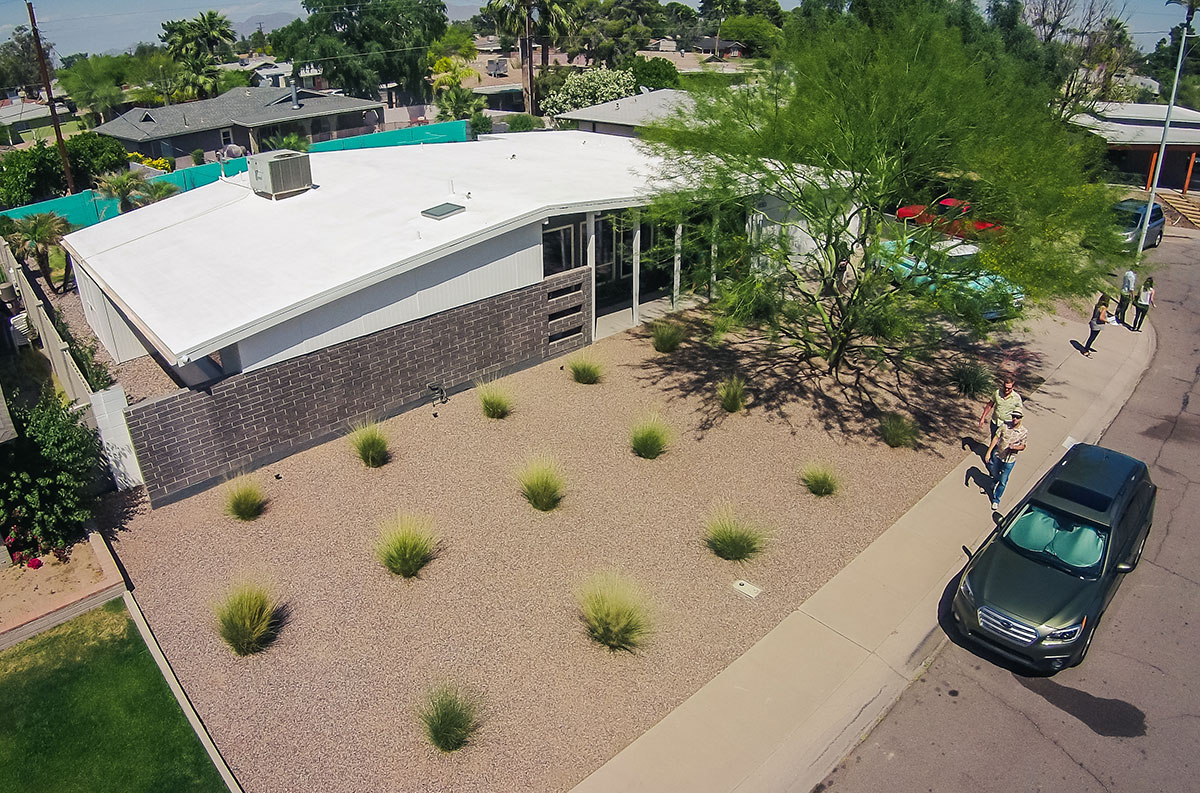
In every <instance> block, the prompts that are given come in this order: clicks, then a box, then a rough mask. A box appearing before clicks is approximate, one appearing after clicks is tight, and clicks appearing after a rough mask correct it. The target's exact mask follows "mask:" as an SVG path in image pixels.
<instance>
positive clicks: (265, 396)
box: [125, 268, 594, 507]
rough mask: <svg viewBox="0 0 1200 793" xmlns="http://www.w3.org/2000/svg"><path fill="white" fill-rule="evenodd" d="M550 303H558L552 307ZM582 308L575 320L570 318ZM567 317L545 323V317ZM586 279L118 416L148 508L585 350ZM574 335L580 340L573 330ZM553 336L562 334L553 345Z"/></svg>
mask: <svg viewBox="0 0 1200 793" xmlns="http://www.w3.org/2000/svg"><path fill="white" fill-rule="evenodd" d="M551 295H554V297H553V298H551ZM573 306H579V307H580V311H579V312H578V313H577V314H574V313H570V309H571V308H572V307H573ZM564 311H566V312H568V314H569V316H566V317H562V318H559V319H557V320H555V322H554V323H551V322H550V320H549V317H550V314H551V313H552V312H554V313H562V312H564ZM593 325H594V323H593V319H592V316H591V271H590V270H588V269H586V268H580V269H578V270H572V271H568V272H565V273H560V274H558V275H554V276H551V277H550V278H547V279H546V280H544V281H542V282H541V283H539V284H535V285H533V286H530V287H527V288H524V289H518V290H514V291H512V292H507V293H505V294H503V295H499V296H497V297H493V298H489V299H487V300H482V301H479V302H476V303H471V304H469V305H466V306H460V307H458V308H454V309H451V310H449V311H445V312H442V313H440V314H435V315H433V316H430V317H425V318H423V319H419V320H415V321H413V322H408V323H405V324H403V325H398V326H396V327H393V328H388V329H386V330H382V331H379V332H378V333H374V334H371V335H370V336H364V337H361V338H357V339H352V340H350V341H346V342H342V343H340V344H335V345H332V346H330V347H326V348H325V349H323V350H319V351H317V352H313V353H310V354H308V355H304V356H301V357H298V358H293V359H290V360H287V361H283V362H281V363H278V364H274V365H272V366H268V367H265V368H263V369H258V370H255V371H252V372H246V373H242V374H238V375H234V376H232V377H229V378H226V379H225V380H221V381H219V382H217V383H215V384H214V385H212V386H211V388H210V389H209V390H207V391H202V390H189V389H185V390H181V391H178V392H176V393H175V394H171V395H169V396H165V397H162V398H159V399H156V400H147V401H145V402H139V403H137V404H135V405H131V406H129V407H128V408H126V409H125V415H126V420H127V422H128V425H129V434H130V438H131V439H132V443H133V446H134V448H135V449H136V451H137V462H138V463H140V471H141V474H142V477H143V478H144V480H145V483H146V489H147V492H148V494H149V497H150V503H151V505H152V506H155V507H158V506H162V505H164V504H167V503H170V502H172V501H176V500H178V499H181V498H184V497H186V496H189V495H191V494H193V493H196V492H199V491H201V490H204V489H207V488H209V487H211V486H213V485H215V484H217V483H219V482H220V481H222V480H223V479H225V478H227V477H229V476H231V475H234V474H237V473H240V472H242V471H245V470H249V469H252V468H256V467H258V466H261V465H266V464H267V463H270V462H274V461H275V460H279V459H281V458H283V457H286V456H288V455H289V454H292V453H294V452H297V451H300V450H301V449H304V448H307V447H310V446H313V445H315V444H317V443H321V442H323V441H326V440H329V439H331V438H333V437H337V436H339V435H342V434H344V433H345V432H346V431H347V429H348V427H349V425H350V424H351V423H352V422H355V421H358V420H363V419H368V418H383V417H387V416H391V415H395V414H396V413H400V412H402V411H404V410H407V409H409V408H412V407H415V406H416V405H419V404H423V403H426V402H427V401H428V400H429V398H430V395H431V393H430V390H429V384H431V383H436V384H438V385H441V386H442V387H444V388H446V389H447V390H448V391H452V390H454V389H456V388H459V387H462V386H464V385H469V384H470V383H471V382H473V381H474V380H476V379H479V378H481V377H488V376H492V375H495V374H500V373H503V372H506V371H510V370H515V369H518V368H521V367H522V366H525V365H530V364H532V363H536V362H538V361H541V360H543V359H545V358H549V357H554V356H557V355H561V354H564V353H567V352H570V351H572V350H575V349H578V348H580V347H582V346H584V345H586V344H589V343H591V341H592V328H593ZM575 328H578V332H577V333H576V332H575ZM551 334H556V335H559V336H561V338H558V339H556V340H555V341H553V342H551V340H550V337H551Z"/></svg>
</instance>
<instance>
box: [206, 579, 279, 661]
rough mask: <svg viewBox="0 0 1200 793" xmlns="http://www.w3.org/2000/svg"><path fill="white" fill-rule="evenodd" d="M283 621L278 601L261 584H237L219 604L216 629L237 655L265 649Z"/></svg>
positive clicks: (273, 638)
mask: <svg viewBox="0 0 1200 793" xmlns="http://www.w3.org/2000/svg"><path fill="white" fill-rule="evenodd" d="M280 622H281V620H280V605H279V602H278V601H277V600H276V599H275V597H274V595H272V594H271V592H270V591H269V590H268V589H267V588H266V587H264V586H262V585H261V584H254V583H251V582H242V583H239V584H234V585H233V586H232V587H231V588H230V590H229V592H228V593H227V594H226V595H225V599H224V600H222V601H221V602H220V604H218V606H217V632H218V633H220V634H221V638H222V639H224V640H225V643H226V644H228V645H229V648H230V649H231V650H233V652H234V653H236V654H237V655H251V654H253V653H257V652H260V651H262V650H265V649H266V648H267V646H268V645H269V644H270V643H271V642H273V641H274V640H275V637H276V636H277V635H278V633H279V627H280Z"/></svg>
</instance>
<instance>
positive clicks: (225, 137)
mask: <svg viewBox="0 0 1200 793" xmlns="http://www.w3.org/2000/svg"><path fill="white" fill-rule="evenodd" d="M231 143H233V130H232V129H230V128H229V127H226V128H225V129H223V130H221V145H222V146H228V145H229V144H231Z"/></svg>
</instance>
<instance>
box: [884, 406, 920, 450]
mask: <svg viewBox="0 0 1200 793" xmlns="http://www.w3.org/2000/svg"><path fill="white" fill-rule="evenodd" d="M879 435H880V437H882V438H883V442H884V443H886V444H887V445H888V446H891V447H892V448H893V449H895V448H899V447H907V448H910V449H911V448H914V447H915V446H916V445H917V425H916V423H915V422H914V421H913V420H912V419H910V418H908V417H907V416H903V415H901V414H899V413H884V414H883V415H882V416H880V417H879Z"/></svg>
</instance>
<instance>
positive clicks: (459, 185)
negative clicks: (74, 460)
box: [63, 131, 680, 506]
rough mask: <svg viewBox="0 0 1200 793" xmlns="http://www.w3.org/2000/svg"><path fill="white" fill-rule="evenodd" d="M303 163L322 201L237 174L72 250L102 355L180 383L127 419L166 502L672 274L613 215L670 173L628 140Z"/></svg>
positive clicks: (446, 148) (535, 352) (550, 344)
mask: <svg viewBox="0 0 1200 793" xmlns="http://www.w3.org/2000/svg"><path fill="white" fill-rule="evenodd" d="M308 162H309V164H310V165H311V175H312V182H313V183H314V188H313V189H310V190H306V191H304V192H301V193H299V194H297V195H293V196H291V197H287V198H281V199H280V200H277V201H273V200H270V199H268V198H266V197H263V196H261V195H257V194H255V193H254V192H252V191H251V190H250V189H249V184H248V180H247V176H246V175H239V176H235V177H232V178H230V179H226V180H222V181H219V182H217V183H214V184H210V185H207V186H205V187H201V188H197V189H195V190H191V191H189V192H186V193H183V194H181V195H179V196H176V197H175V198H173V199H172V200H170V201H167V202H162V203H160V204H153V205H151V206H148V207H145V208H143V209H139V210H138V211H137V212H131V213H128V214H124V215H120V216H118V217H116V218H113V219H111V220H108V221H105V222H104V223H101V224H98V225H95V226H92V227H90V228H86V229H83V230H81V231H76V232H74V233H72V234H70V235H68V236H67V237H66V238H65V240H64V242H63V245H64V247H65V249H66V250H67V251H68V252H69V254H70V255H71V257H72V260H73V262H74V264H75V268H76V277H77V280H78V282H79V292H80V296H81V298H82V301H83V305H84V310H85V314H86V316H87V321H88V323H89V324H90V325H91V327H92V329H93V330H94V331H95V333H96V335H97V337H98V338H99V339H100V341H101V343H102V344H103V345H104V347H105V349H107V350H108V351H109V353H110V354H111V355H112V357H113V358H114V359H115V360H116V361H117V362H124V361H127V360H130V359H132V358H136V357H141V356H144V355H147V354H150V355H152V356H153V357H154V359H155V360H156V361H158V362H159V364H160V365H161V366H162V367H163V368H164V369H165V370H166V371H167V372H168V373H169V374H171V375H172V377H174V378H175V379H176V381H177V382H179V383H180V384H181V385H182V386H184V387H183V388H182V389H181V390H180V391H178V392H176V393H175V394H172V395H169V396H166V397H161V398H158V399H155V400H146V401H142V402H139V403H136V404H133V405H130V406H128V407H127V408H126V409H125V415H126V418H127V421H128V424H129V430H130V433H131V437H132V440H133V445H134V448H135V450H136V456H137V460H138V462H139V464H140V468H141V471H142V473H143V475H144V477H145V480H146V485H147V489H148V492H149V495H150V499H151V503H152V504H153V505H155V506H158V505H161V504H164V503H168V502H170V501H172V500H175V499H177V498H182V497H184V496H186V495H188V494H190V493H193V492H196V491H198V490H201V489H204V488H206V487H209V486H211V485H212V484H214V483H216V482H219V481H221V480H222V479H223V478H225V477H227V476H229V475H231V474H233V473H236V472H239V471H242V470H246V469H249V468H253V467H256V466H258V465H262V464H265V463H266V462H270V461H272V460H276V459H279V458H281V457H283V456H286V455H287V454H290V453H292V452H294V451H297V450H299V449H301V448H304V447H307V446H311V445H313V444H315V443H319V442H321V441H324V440H326V439H329V438H331V437H336V436H338V435H341V434H342V433H344V432H345V431H346V429H347V427H348V426H349V425H350V424H351V423H352V422H355V421H361V420H365V419H368V418H378V417H383V416H388V415H392V414H395V413H398V412H400V411H402V410H405V409H408V408H411V407H414V406H416V405H420V404H423V403H427V401H428V400H429V398H430V397H431V395H432V394H433V393H434V391H435V390H436V389H443V388H444V389H446V390H448V391H450V392H453V391H454V390H455V389H458V388H461V387H467V386H469V384H470V383H472V382H474V381H476V380H478V379H480V378H487V377H493V376H496V375H499V374H502V373H505V372H508V371H512V370H515V369H518V368H521V367H524V366H528V365H530V364H533V363H536V362H538V361H541V360H544V359H547V358H552V357H555V356H558V355H561V354H563V353H566V352H569V351H572V350H575V349H578V348H579V347H582V346H584V345H587V344H589V343H590V342H591V341H592V339H593V333H594V328H595V318H596V316H597V314H598V313H602V312H603V311H604V309H605V306H606V305H613V306H618V305H621V301H624V303H623V305H624V306H625V308H624V309H623V310H625V311H629V310H630V309H629V305H630V301H631V300H632V299H633V297H634V296H639V297H640V298H642V299H643V300H644V299H645V298H646V296H647V295H648V294H650V293H651V292H653V291H654V290H656V289H661V288H664V287H670V285H671V283H672V270H673V269H674V270H675V272H678V268H679V262H680V259H678V258H677V259H676V260H675V262H676V263H675V267H674V268H673V267H672V265H671V263H670V262H671V259H670V255H669V253H668V254H665V255H666V256H667V258H666V260H665V262H664V261H663V260H661V259H660V260H658V266H655V267H649V266H648V267H647V270H646V271H645V272H643V271H642V269H641V258H640V256H641V254H640V253H639V251H661V250H663V249H666V250H669V247H668V246H665V245H661V246H657V247H656V246H655V241H656V240H658V239H673V238H674V234H675V233H676V230H675V228H674V227H669V228H668V227H661V228H660V227H657V226H654V225H652V224H649V223H646V224H643V225H640V226H636V228H635V223H634V222H633V221H632V220H631V218H632V217H633V215H632V214H625V213H623V212H622V210H624V209H626V208H632V207H637V206H639V205H643V204H645V203H646V202H647V201H648V196H649V194H650V193H651V192H652V191H653V189H654V188H655V186H656V182H655V177H653V176H652V174H654V173H656V172H657V171H658V170H659V168H660V164H659V163H658V162H657V160H655V159H654V157H653V156H652V155H650V154H649V153H647V152H645V151H643V150H642V149H640V148H639V147H638V146H637V145H636V144H635V142H634V141H632V140H629V139H626V138H621V137H614V136H607V135H595V134H590V133H583V132H577V131H565V132H545V133H540V134H529V133H523V134H513V135H496V136H484V137H482V138H481V139H480V140H478V141H474V142H468V143H444V144H439V145H430V146H406V147H397V148H387V149H382V148H381V149H365V150H357V151H339V152H327V153H319V154H312V155H308ZM254 167H255V166H254V165H253V164H252V165H251V168H252V169H253V168H254ZM662 235H667V236H666V237H662ZM648 255H649V254H648ZM655 255H656V256H657V255H663V254H655ZM635 305H637V303H636V302H635ZM634 316H635V319H636V316H637V315H636V313H635V315H634Z"/></svg>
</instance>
